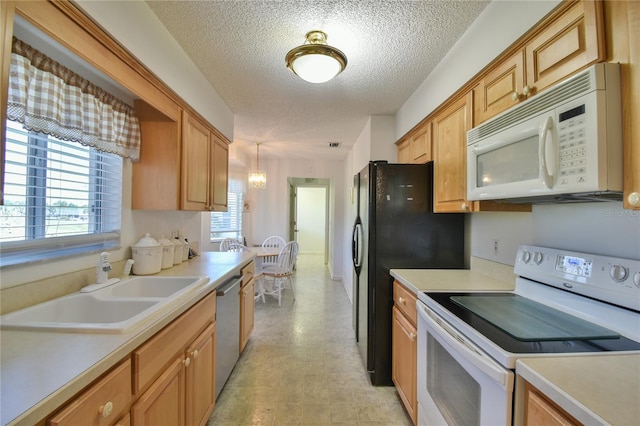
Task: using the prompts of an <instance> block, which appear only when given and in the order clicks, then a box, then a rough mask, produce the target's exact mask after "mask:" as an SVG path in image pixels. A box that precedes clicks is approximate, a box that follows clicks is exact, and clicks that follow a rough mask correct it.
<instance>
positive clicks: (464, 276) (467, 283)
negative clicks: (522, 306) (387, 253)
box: [391, 269, 515, 294]
mask: <svg viewBox="0 0 640 426" xmlns="http://www.w3.org/2000/svg"><path fill="white" fill-rule="evenodd" d="M391 276H392V277H394V278H395V279H397V280H398V281H400V282H401V283H402V284H404V285H405V286H406V287H407V288H408V289H410V290H412V291H413V292H414V293H416V294H418V292H421V291H434V292H438V291H512V290H513V289H514V287H515V281H511V282H509V281H501V280H498V279H496V278H493V277H490V276H488V275H485V274H483V273H480V272H476V271H473V270H469V269H392V270H391Z"/></svg>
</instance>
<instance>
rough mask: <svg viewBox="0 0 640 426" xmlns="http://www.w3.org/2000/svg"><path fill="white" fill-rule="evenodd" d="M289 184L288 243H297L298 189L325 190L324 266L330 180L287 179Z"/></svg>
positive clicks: (326, 245)
mask: <svg viewBox="0 0 640 426" xmlns="http://www.w3.org/2000/svg"><path fill="white" fill-rule="evenodd" d="M287 183H288V184H289V194H288V197H287V202H288V203H289V206H288V209H287V211H288V216H289V217H288V230H287V232H288V236H289V241H297V238H296V230H295V228H296V223H297V215H298V212H297V209H296V200H297V193H298V188H305V187H306V188H325V200H324V208H325V221H324V264H325V265H327V264H328V263H329V219H330V218H329V205H330V194H331V179H327V178H296V177H289V178H287Z"/></svg>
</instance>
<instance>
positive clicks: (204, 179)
mask: <svg viewBox="0 0 640 426" xmlns="http://www.w3.org/2000/svg"><path fill="white" fill-rule="evenodd" d="M210 149H211V139H210V133H209V129H208V128H207V127H206V126H205V125H204V124H202V123H200V122H199V121H197V120H196V119H194V118H193V117H191V116H190V115H189V114H188V113H187V112H186V111H183V112H182V170H181V174H182V187H181V190H182V210H200V211H203V210H209V168H210V165H211V164H210V155H211V152H210Z"/></svg>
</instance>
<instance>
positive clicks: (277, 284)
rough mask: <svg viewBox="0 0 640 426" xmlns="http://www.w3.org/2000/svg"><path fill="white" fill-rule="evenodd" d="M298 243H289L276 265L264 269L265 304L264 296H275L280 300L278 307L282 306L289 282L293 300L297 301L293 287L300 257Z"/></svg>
mask: <svg viewBox="0 0 640 426" xmlns="http://www.w3.org/2000/svg"><path fill="white" fill-rule="evenodd" d="M298 250H299V247H298V243H297V242H295V241H289V242H288V243H286V244H285V245H284V247H282V250H280V254H279V255H278V260H277V262H276V264H275V265H272V266H268V267H265V268H263V269H262V275H261V277H260V280H261V282H260V286H259V288H260V295H259V296H260V297H262V300H263V302H264V295H269V296H273V297H275V298H276V299H278V306H281V304H282V290H284V289H285V288H286V285H287V282H288V283H289V284H290V286H291V294H292V295H293V300H296V292H295V288H294V285H293V266H294V265H295V263H296V259H297V257H298Z"/></svg>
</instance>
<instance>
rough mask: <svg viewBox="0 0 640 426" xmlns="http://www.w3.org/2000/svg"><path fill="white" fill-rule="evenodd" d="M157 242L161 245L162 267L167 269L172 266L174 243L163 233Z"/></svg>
mask: <svg viewBox="0 0 640 426" xmlns="http://www.w3.org/2000/svg"><path fill="white" fill-rule="evenodd" d="M158 243H160V245H161V246H162V269H169V268H171V267H172V266H173V253H174V251H175V245H174V244H173V243H172V242H171V241H170V240H169V239H168V238H165V236H164V235H163V236H161V237H160V239H159V240H158Z"/></svg>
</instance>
